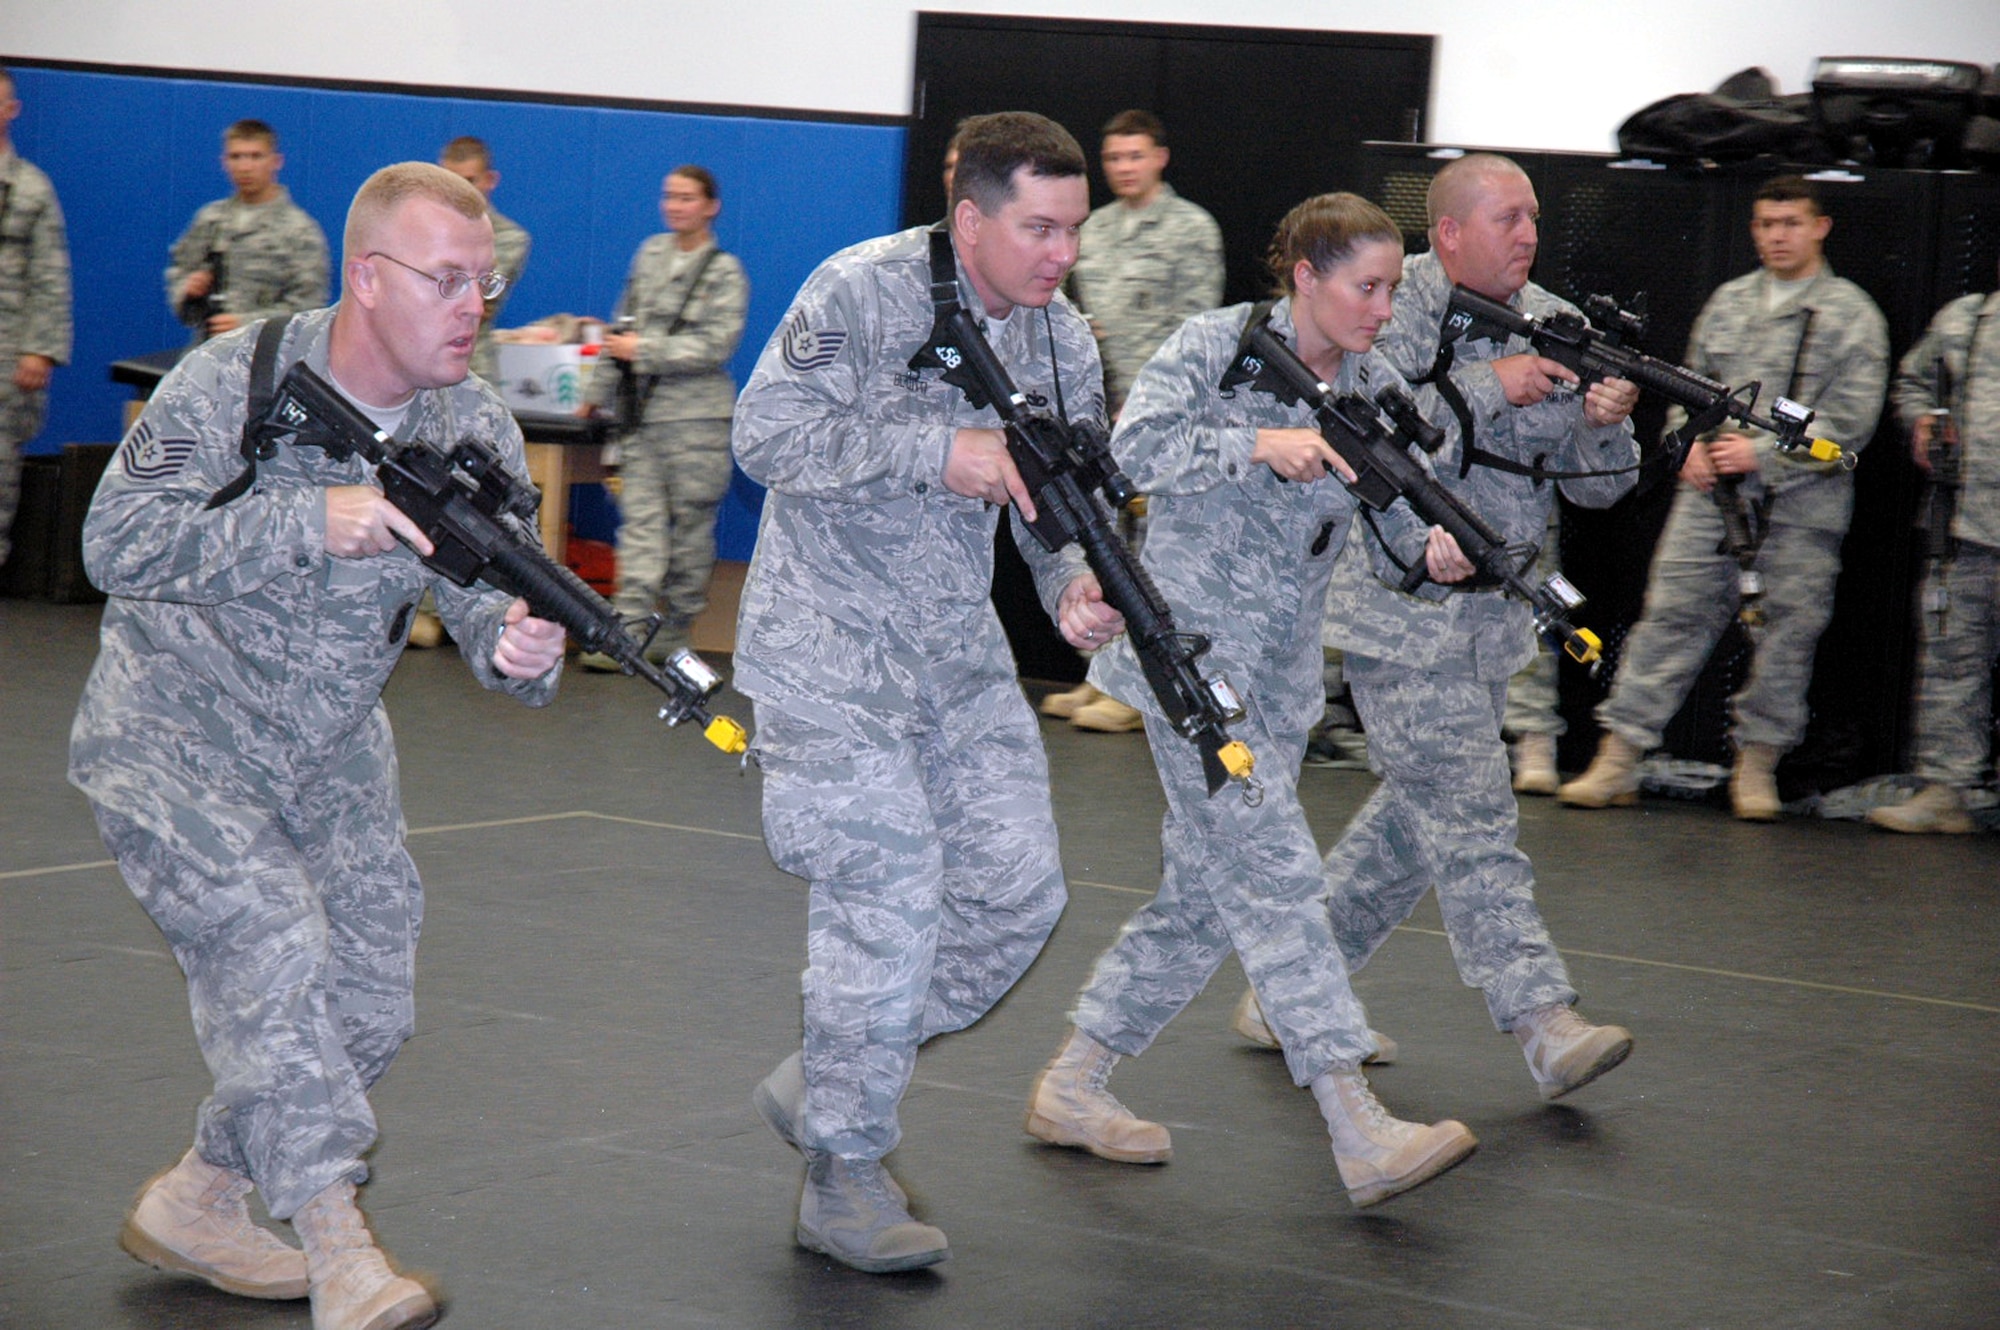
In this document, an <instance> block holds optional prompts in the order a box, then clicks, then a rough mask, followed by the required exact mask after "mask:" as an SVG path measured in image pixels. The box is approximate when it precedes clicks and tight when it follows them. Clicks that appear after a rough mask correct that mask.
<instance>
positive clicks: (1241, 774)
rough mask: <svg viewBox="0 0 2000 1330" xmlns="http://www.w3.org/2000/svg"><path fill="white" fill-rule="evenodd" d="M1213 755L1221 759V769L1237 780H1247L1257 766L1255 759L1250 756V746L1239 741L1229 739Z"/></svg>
mask: <svg viewBox="0 0 2000 1330" xmlns="http://www.w3.org/2000/svg"><path fill="white" fill-rule="evenodd" d="M1215 755H1216V756H1217V757H1218V758H1221V759H1222V769H1223V770H1224V771H1226V772H1228V773H1229V774H1230V775H1231V776H1234V777H1235V778H1236V779H1237V780H1249V779H1250V773H1251V771H1252V770H1254V769H1255V768H1256V766H1257V759H1256V758H1255V757H1254V756H1252V755H1251V752H1250V745H1248V744H1246V743H1244V742H1243V741H1242V740H1241V739H1231V740H1230V741H1229V742H1228V743H1226V744H1224V745H1222V747H1220V748H1218V749H1216V750H1215Z"/></svg>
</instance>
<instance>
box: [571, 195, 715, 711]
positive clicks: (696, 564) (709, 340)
mask: <svg viewBox="0 0 2000 1330" xmlns="http://www.w3.org/2000/svg"><path fill="white" fill-rule="evenodd" d="M721 211H722V199H721V196H720V195H719V194H718V192H717V190H716V187H715V177H714V176H712V175H710V174H709V173H708V171H707V170H706V169H705V168H703V167H699V166H678V167H675V168H674V170H673V172H672V173H671V174H669V175H668V176H667V178H666V179H665V180H663V181H662V182H661V183H660V216H661V218H662V219H663V220H664V221H665V222H666V224H667V229H666V231H665V232H663V233H661V234H659V235H655V236H650V237H648V238H647V239H646V241H645V243H644V244H642V245H640V246H639V252H638V253H637V254H635V255H633V257H632V271H631V274H630V275H629V276H628V277H627V278H626V279H625V291H624V294H623V295H621V296H620V297H619V300H618V314H619V316H620V317H621V320H629V325H627V324H624V323H621V324H620V325H619V327H620V329H621V330H618V331H613V332H610V333H607V334H606V335H605V338H604V352H605V354H604V355H603V356H601V357H599V359H598V363H597V369H596V371H595V372H594V373H593V374H592V375H591V379H590V387H589V393H588V397H589V401H588V402H587V404H586V405H585V407H584V408H583V410H584V413H586V414H590V413H595V414H598V415H605V414H617V413H619V412H621V411H629V412H630V413H631V414H632V418H631V419H620V420H619V421H618V422H617V425H618V429H619V430H620V433H619V435H618V436H617V437H618V469H619V486H618V509H619V514H620V521H619V525H618V594H617V595H616V596H615V597H614V601H615V603H616V604H617V606H618V612H619V613H620V614H622V615H624V616H625V617H627V618H628V619H630V618H643V617H645V616H646V615H649V614H652V613H654V612H655V611H657V612H658V613H659V615H660V619H661V623H660V633H659V636H658V637H656V638H654V639H653V645H652V646H651V647H649V648H648V649H647V650H648V652H649V653H650V654H651V655H652V656H654V657H656V658H657V659H659V660H665V659H666V658H667V656H668V655H670V654H672V653H673V652H674V651H676V650H678V649H679V648H681V647H684V646H688V645H690V643H689V638H688V630H689V628H690V626H691V625H692V624H693V623H694V621H695V617H696V616H697V615H699V614H700V613H701V612H702V611H703V610H704V609H706V608H707V607H708V581H709V575H710V574H711V573H712V572H713V571H714V569H715V509H716V506H717V505H718V504H720V503H721V502H722V496H723V495H724V494H726V493H728V491H729V476H730V465H729V416H730V412H732V411H733V410H734V409H735V406H736V385H735V383H733V382H732V381H731V380H730V378H729V369H728V364H729V357H730V356H732V355H734V354H735V353H736V344H737V342H739V341H740V340H742V337H743V316H744V312H745V310H747V309H748V308H749V305H750V280H749V278H747V277H746V276H744V273H743V265H742V264H741V263H740V262H738V261H737V258H736V256H735V255H734V254H729V253H725V252H724V251H723V250H722V249H720V248H719V247H718V246H717V245H716V243H715V232H714V229H713V227H714V224H715V218H716V215H717V214H718V213H720V212H721ZM621 394H623V395H624V396H623V397H622V398H621ZM578 661H579V663H580V664H581V665H582V666H583V667H584V668H585V669H589V670H602V671H606V672H615V671H617V670H619V669H621V668H623V667H622V666H620V665H619V664H618V662H617V661H615V660H612V659H611V658H610V657H609V656H606V655H604V654H602V653H601V652H586V653H585V654H584V655H583V656H581V657H579V658H578Z"/></svg>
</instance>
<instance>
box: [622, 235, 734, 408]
mask: <svg viewBox="0 0 2000 1330" xmlns="http://www.w3.org/2000/svg"><path fill="white" fill-rule="evenodd" d="M705 248H710V249H713V248H714V247H713V244H712V243H711V244H710V245H709V246H706V247H705ZM700 256H701V251H700V250H696V251H694V252H692V253H688V254H682V253H681V251H680V250H679V249H678V248H676V246H675V244H674V236H673V234H672V233H671V232H662V233H661V234H659V235H656V236H649V237H648V238H647V239H646V242H645V243H644V244H643V245H641V246H639V252H638V253H637V254H635V255H633V256H632V271H631V274H630V275H629V276H628V277H626V279H625V293H624V294H623V295H622V296H620V297H619V298H618V312H619V313H620V314H621V315H628V316H630V317H631V318H632V319H633V320H634V321H635V323H636V330H637V332H638V334H639V354H638V356H637V358H635V359H634V360H633V361H632V372H633V373H635V374H638V375H639V376H641V378H642V380H643V379H646V378H654V379H655V384H654V388H653V392H652V395H651V396H650V397H649V398H648V399H647V402H646V418H645V423H647V424H649V425H655V424H658V423H660V422H661V421H665V420H727V419H728V418H729V413H730V411H731V410H732V409H734V407H735V404H736V385H735V383H733V382H732V381H731V380H730V378H729V357H731V356H732V355H735V354H736V344H737V343H738V342H739V341H741V340H742V338H743V316H744V313H745V311H746V310H748V309H749V307H750V280H749V278H747V277H746V276H744V273H743V265H742V264H741V263H740V262H738V261H737V258H736V256H735V255H734V254H729V253H725V252H724V251H722V250H719V249H718V250H715V257H714V258H713V259H711V260H710V261H709V263H708V266H707V267H706V268H703V269H702V272H701V281H700V282H699V283H697V284H696V285H695V286H694V287H693V290H692V293H690V290H689V282H690V280H691V279H692V278H693V276H694V272H695V267H696V265H697V264H698V263H699V262H700ZM676 314H678V315H679V316H680V324H681V326H680V329H679V331H674V316H675V315H676ZM618 374H619V369H618V362H617V361H616V360H614V359H612V358H611V357H610V356H608V355H607V356H599V357H598V360H597V369H596V371H595V372H594V373H592V375H591V378H590V403H591V405H593V406H602V407H609V406H611V405H612V404H613V403H614V401H615V400H616V398H617V393H618Z"/></svg>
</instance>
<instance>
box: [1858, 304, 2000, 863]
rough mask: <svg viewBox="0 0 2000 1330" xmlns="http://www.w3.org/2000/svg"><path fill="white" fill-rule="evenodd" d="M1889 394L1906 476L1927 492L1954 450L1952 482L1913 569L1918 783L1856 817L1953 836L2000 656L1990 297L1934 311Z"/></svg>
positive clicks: (1961, 827)
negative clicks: (1933, 539) (1913, 473)
mask: <svg viewBox="0 0 2000 1330" xmlns="http://www.w3.org/2000/svg"><path fill="white" fill-rule="evenodd" d="M1889 396H1890V400H1891V401H1893V402H1894V403H1895V406H1896V414H1897V415H1898V416H1900V417H1901V418H1902V421H1903V423H1904V424H1905V425H1907V426H1908V427H1909V429H1910V453H1911V456H1912V457H1913V458H1914V459H1915V460H1916V464H1917V467H1918V469H1919V470H1921V471H1924V472H1926V473H1930V476H1931V483H1932V484H1933V485H1936V484H1939V483H1948V482H1946V481H1945V477H1944V476H1941V475H1939V474H1936V473H1935V469H1934V467H1933V462H1932V449H1933V448H1937V447H1942V448H1946V449H1952V450H1955V451H1956V456H1954V457H1940V458H1939V460H1940V461H1942V462H1944V463H1945V464H1946V465H1947V466H1949V467H1951V468H1953V469H1955V470H1956V472H1957V476H1956V490H1955V492H1954V493H1953V494H1952V495H1951V504H1952V515H1951V518H1950V525H1949V527H1948V528H1947V530H1946V531H1945V532H1944V533H1943V535H1944V537H1945V539H1944V541H1943V542H1942V543H1943V549H1944V557H1943V560H1942V561H1941V562H1939V561H1937V560H1933V561H1931V562H1930V563H1929V564H1928V565H1927V566H1926V567H1925V569H1924V584H1923V588H1922V591H1921V594H1920V595H1919V597H1918V604H1919V605H1920V606H1921V607H1922V613H1921V614H1920V616H1919V632H1920V634H1921V636H1922V641H1923V651H1922V656H1921V663H1920V665H1919V668H1918V673H1917V705H1916V754H1915V763H1914V766H1913V770H1914V771H1915V773H1916V775H1917V777H1918V778H1919V779H1920V780H1922V781H1923V782H1924V786H1923V788H1922V789H1921V790H1919V791H1918V792H1917V793H1916V794H1915V795H1913V796H1912V797H1911V798H1909V799H1908V800H1906V801H1904V802H1903V803H1900V804H1895V805H1891V806H1889V807H1885V808H1874V809H1870V810H1869V813H1868V820H1869V821H1870V822H1872V823H1873V824H1875V825H1876V826H1878V827H1881V828H1883V829H1884V830H1887V831H1902V832H1912V833H1926V832H1942V833H1946V834H1952V835H1964V834H1966V833H1968V832H1971V831H1973V830H1975V829H1976V827H1977V824H1976V823H1975V822H1974V821H1973V819H1972V814H1971V812H1970V810H1969V808H1968V807H1967V803H1966V795H1967V793H1968V792H1969V791H1971V790H1974V789H1976V788H1978V786H1979V785H1980V784H1981V782H1982V781H1983V779H1984V778H1985V774H1986V771H1987V769H1988V763H1989V760H1990V755H1991V752H1992V747H1993V662H1994V659H1995V657H2000V293H1993V294H1985V295H1981V294H1974V295H1968V296H1960V297H1959V298H1958V299H1957V300H1954V301H1952V302H1951V303H1950V304H1948V305H1946V306H1945V307H1944V308H1943V309H1941V310H1939V311H1938V312H1937V314H1936V316H1935V317H1934V318H1932V319H1931V323H1930V327H1929V328H1928V329H1926V330H1925V332H1924V335H1923V337H1922V339H1921V340H1919V341H1918V343H1917V344H1916V345H1915V346H1913V347H1911V348H1910V351H1909V354H1907V355H1905V356H1904V357H1903V363H1902V364H1901V365H1900V366H1898V367H1897V371H1896V381H1895V384H1894V386H1893V387H1892V388H1891V389H1890V394H1889ZM1940 433H1943V434H1945V435H1946V436H1948V437H1945V438H1940V437H1938V436H1939V434H1940ZM1931 520H1934V521H1935V520H1940V517H1939V515H1937V514H1935V512H1934V515H1933V517H1932V519H1931Z"/></svg>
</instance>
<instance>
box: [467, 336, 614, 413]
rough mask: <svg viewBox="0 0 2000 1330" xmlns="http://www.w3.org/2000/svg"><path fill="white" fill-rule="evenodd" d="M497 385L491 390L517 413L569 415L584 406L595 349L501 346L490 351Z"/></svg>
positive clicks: (593, 363)
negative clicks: (496, 365) (492, 353)
mask: <svg viewBox="0 0 2000 1330" xmlns="http://www.w3.org/2000/svg"><path fill="white" fill-rule="evenodd" d="M493 352H494V355H495V356H496V357H497V359H498V361H499V375H500V381H499V382H498V383H496V384H495V385H494V387H496V388H498V389H499V390H500V396H501V398H502V399H503V400H504V401H505V402H506V403H507V405H508V406H510V407H512V408H513V409H514V410H516V411H541V412H545V413H547V414H550V415H563V416H566V415H569V414H570V413H571V412H573V411H575V410H576V409H577V408H578V407H579V406H582V405H583V394H584V391H585V390H586V389H587V388H588V387H589V386H590V374H591V370H592V369H593V368H595V366H596V364H597V348H596V347H595V346H533V345H529V346H520V345H510V344H509V343H506V342H502V343H500V344H498V345H496V346H495V347H494V348H493Z"/></svg>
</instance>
